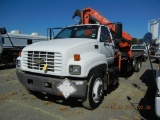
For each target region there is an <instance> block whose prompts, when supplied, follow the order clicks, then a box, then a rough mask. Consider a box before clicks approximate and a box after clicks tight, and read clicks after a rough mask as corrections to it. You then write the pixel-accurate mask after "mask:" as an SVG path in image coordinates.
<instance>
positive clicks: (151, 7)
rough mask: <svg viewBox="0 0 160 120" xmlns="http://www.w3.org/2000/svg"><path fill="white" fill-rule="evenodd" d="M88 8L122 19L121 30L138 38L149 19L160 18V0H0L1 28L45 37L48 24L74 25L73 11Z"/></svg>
mask: <svg viewBox="0 0 160 120" xmlns="http://www.w3.org/2000/svg"><path fill="white" fill-rule="evenodd" d="M87 7H91V8H93V9H94V10H97V11H99V12H100V14H101V15H103V16H104V17H105V18H107V19H108V20H110V21H111V22H122V24H123V30H124V31H126V32H127V33H129V34H130V35H131V36H132V37H133V38H138V39H141V38H143V36H144V34H145V33H147V32H148V22H149V21H150V20H153V19H157V18H160V0H0V27H6V29H7V31H8V33H10V32H11V30H20V31H21V32H22V33H23V34H31V33H33V32H38V33H40V35H42V36H46V35H47V28H49V27H66V26H68V25H74V24H77V22H76V21H75V20H73V19H72V16H73V13H74V12H75V11H76V10H77V9H80V10H82V9H84V8H87Z"/></svg>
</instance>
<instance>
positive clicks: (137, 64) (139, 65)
mask: <svg viewBox="0 0 160 120" xmlns="http://www.w3.org/2000/svg"><path fill="white" fill-rule="evenodd" d="M140 69H141V61H140V60H138V61H137V63H136V65H135V68H134V71H135V72H139V70H140Z"/></svg>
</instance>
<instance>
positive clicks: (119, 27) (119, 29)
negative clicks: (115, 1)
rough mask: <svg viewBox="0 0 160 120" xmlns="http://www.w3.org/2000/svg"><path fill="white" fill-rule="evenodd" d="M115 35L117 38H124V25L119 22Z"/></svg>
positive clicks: (116, 25)
mask: <svg viewBox="0 0 160 120" xmlns="http://www.w3.org/2000/svg"><path fill="white" fill-rule="evenodd" d="M115 35H116V38H118V39H120V38H122V23H120V22H118V23H116V24H115Z"/></svg>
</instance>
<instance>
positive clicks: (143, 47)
mask: <svg viewBox="0 0 160 120" xmlns="http://www.w3.org/2000/svg"><path fill="white" fill-rule="evenodd" d="M132 49H146V47H145V46H132Z"/></svg>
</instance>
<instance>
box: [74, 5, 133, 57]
mask: <svg viewBox="0 0 160 120" xmlns="http://www.w3.org/2000/svg"><path fill="white" fill-rule="evenodd" d="M76 16H78V17H80V21H79V24H102V25H106V26H108V28H109V29H110V31H111V33H112V35H113V36H114V34H115V31H116V27H115V24H114V23H112V22H111V21H109V20H108V19H106V18H105V17H104V16H102V15H101V14H100V13H99V12H98V11H96V10H94V9H92V8H84V9H83V10H76V11H75V13H74V15H73V17H72V18H73V19H75V17H76ZM75 20H76V19H75ZM76 21H77V20H76ZM131 43H132V37H131V36H130V35H129V34H128V33H126V32H125V31H122V38H121V39H120V40H118V41H117V42H116V46H117V47H118V48H119V50H120V51H121V52H125V53H127V56H128V58H131V57H132V52H131V49H130V47H131Z"/></svg>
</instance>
